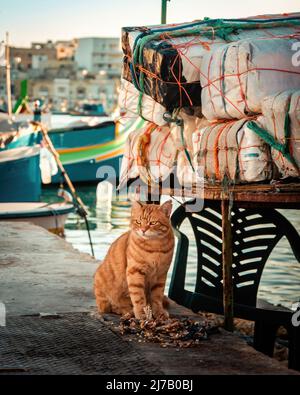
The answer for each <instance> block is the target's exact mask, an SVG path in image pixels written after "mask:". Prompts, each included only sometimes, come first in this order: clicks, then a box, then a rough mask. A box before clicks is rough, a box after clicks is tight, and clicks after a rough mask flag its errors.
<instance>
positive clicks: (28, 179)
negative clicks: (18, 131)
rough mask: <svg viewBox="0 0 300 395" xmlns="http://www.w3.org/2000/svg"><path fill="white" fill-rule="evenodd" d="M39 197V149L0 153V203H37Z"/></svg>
mask: <svg viewBox="0 0 300 395" xmlns="http://www.w3.org/2000/svg"><path fill="white" fill-rule="evenodd" d="M40 195H41V172H40V147H38V146H35V147H20V148H14V149H10V150H7V151H2V152H0V202H1V203H2V202H19V201H22V202H37V201H39V200H40Z"/></svg>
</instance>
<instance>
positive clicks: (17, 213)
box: [0, 202, 74, 235]
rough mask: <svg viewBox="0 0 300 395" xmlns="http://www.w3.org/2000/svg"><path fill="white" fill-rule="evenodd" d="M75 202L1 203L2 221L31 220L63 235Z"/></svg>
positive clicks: (0, 216) (0, 215)
mask: <svg viewBox="0 0 300 395" xmlns="http://www.w3.org/2000/svg"><path fill="white" fill-rule="evenodd" d="M73 211H74V206H73V204H67V203H64V202H61V203H52V204H48V203H45V202H31V203H27V202H19V203H0V221H13V222H31V223H33V224H35V225H38V226H41V227H42V228H44V229H47V230H48V231H50V232H52V233H55V234H58V235H63V234H64V225H65V222H66V220H67V217H68V215H69V214H70V213H72V212H73Z"/></svg>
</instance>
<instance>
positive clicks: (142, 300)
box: [94, 200, 174, 319]
mask: <svg viewBox="0 0 300 395" xmlns="http://www.w3.org/2000/svg"><path fill="white" fill-rule="evenodd" d="M171 211H172V201H171V200H169V201H168V202H166V203H164V204H163V205H161V206H159V205H155V204H142V203H140V202H135V203H133V206H132V212H131V230H130V231H128V232H127V233H125V234H123V235H122V236H120V237H119V238H118V239H117V240H116V241H115V242H114V243H113V244H112V245H111V247H110V249H109V251H108V253H107V255H106V257H105V259H104V261H103V262H102V264H101V265H100V266H99V268H98V270H97V272H96V274H95V282H94V291H95V296H96V302H97V306H98V310H99V312H100V313H110V312H113V313H117V314H122V315H125V314H130V315H134V316H135V318H137V319H145V318H146V315H145V310H144V309H145V307H146V306H147V305H150V306H151V308H152V314H153V317H154V318H155V319H167V318H168V316H169V314H168V312H167V311H166V310H165V309H164V306H163V303H164V288H165V283H166V277H167V273H168V270H169V267H170V264H171V261H172V256H173V251H174V234H173V230H172V227H171V224H170V215H171Z"/></svg>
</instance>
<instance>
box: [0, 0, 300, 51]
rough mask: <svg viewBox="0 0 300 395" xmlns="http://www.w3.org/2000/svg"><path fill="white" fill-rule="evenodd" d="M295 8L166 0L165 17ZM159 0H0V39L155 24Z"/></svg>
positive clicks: (293, 4)
mask: <svg viewBox="0 0 300 395" xmlns="http://www.w3.org/2000/svg"><path fill="white" fill-rule="evenodd" d="M295 11H300V1H299V0H250V1H249V0H171V2H168V22H187V21H192V20H194V19H202V18H203V17H205V16H208V17H211V18H235V17H244V16H251V15H257V14H267V13H283V12H295ZM160 12H161V0H0V41H1V40H3V39H4V38H5V32H6V31H8V32H9V34H10V41H11V45H15V46H28V45H30V43H31V42H32V41H35V42H36V41H40V42H43V41H47V40H53V41H55V40H69V39H72V38H79V37H91V36H110V37H120V32H121V27H122V26H141V25H151V24H157V23H160Z"/></svg>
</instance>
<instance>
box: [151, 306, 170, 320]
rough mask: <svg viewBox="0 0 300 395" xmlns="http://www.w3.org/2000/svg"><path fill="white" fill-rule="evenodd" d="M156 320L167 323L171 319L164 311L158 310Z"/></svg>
mask: <svg viewBox="0 0 300 395" xmlns="http://www.w3.org/2000/svg"><path fill="white" fill-rule="evenodd" d="M154 318H155V319H156V320H160V321H166V320H168V319H169V313H168V312H167V310H164V309H162V310H158V311H157V312H156V313H154Z"/></svg>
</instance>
